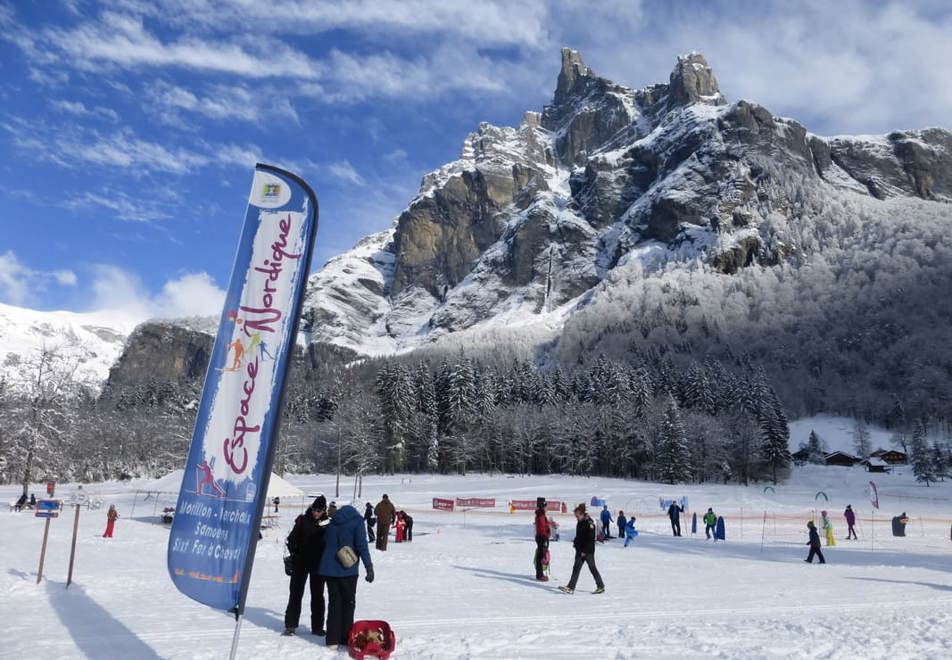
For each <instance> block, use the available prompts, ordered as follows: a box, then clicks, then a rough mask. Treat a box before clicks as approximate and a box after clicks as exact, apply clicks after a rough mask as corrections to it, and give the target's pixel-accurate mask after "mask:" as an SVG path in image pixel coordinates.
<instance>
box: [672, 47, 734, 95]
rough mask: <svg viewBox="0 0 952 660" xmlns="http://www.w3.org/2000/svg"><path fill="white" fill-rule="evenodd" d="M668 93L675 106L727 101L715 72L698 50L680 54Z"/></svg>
mask: <svg viewBox="0 0 952 660" xmlns="http://www.w3.org/2000/svg"><path fill="white" fill-rule="evenodd" d="M668 94H669V99H670V104H671V105H673V106H674V105H688V104H690V103H698V102H700V103H707V104H709V105H724V104H725V103H727V101H726V100H725V99H724V95H723V94H721V91H720V89H719V88H718V86H717V79H716V78H715V77H714V72H713V71H712V70H711V67H710V66H709V65H708V63H707V60H706V59H705V58H704V56H703V55H701V54H700V53H698V52H697V51H691V52H690V53H686V54H683V55H679V56H678V61H677V63H676V64H675V66H674V70H673V71H672V72H671V76H670V78H669V83H668Z"/></svg>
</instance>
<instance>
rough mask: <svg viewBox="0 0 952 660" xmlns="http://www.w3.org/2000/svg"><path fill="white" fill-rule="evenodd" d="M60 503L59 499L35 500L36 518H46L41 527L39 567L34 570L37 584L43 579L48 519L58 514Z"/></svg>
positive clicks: (48, 532) (48, 531)
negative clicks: (41, 541) (41, 542)
mask: <svg viewBox="0 0 952 660" xmlns="http://www.w3.org/2000/svg"><path fill="white" fill-rule="evenodd" d="M61 505H62V503H61V502H60V501H59V500H37V502H36V512H35V513H34V514H33V515H34V516H35V517H37V518H46V525H45V526H44V528H43V545H42V546H40V567H39V569H38V570H37V572H36V583H37V584H39V583H40V580H42V579H43V562H44V561H45V560H46V541H47V539H49V536H50V519H52V518H56V517H58V516H59V512H60V508H61Z"/></svg>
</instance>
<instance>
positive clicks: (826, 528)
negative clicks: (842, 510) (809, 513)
mask: <svg viewBox="0 0 952 660" xmlns="http://www.w3.org/2000/svg"><path fill="white" fill-rule="evenodd" d="M820 526H821V527H822V528H823V533H824V534H825V535H826V545H827V546H831V545H836V538H835V537H834V536H833V523H832V522H830V516H829V515H828V514H827V512H826V511H821V512H820Z"/></svg>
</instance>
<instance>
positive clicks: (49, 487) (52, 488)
mask: <svg viewBox="0 0 952 660" xmlns="http://www.w3.org/2000/svg"><path fill="white" fill-rule="evenodd" d="M54 492H56V482H55V481H47V482H46V494H47V495H49V496H50V497H53V493H54Z"/></svg>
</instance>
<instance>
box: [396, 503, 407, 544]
mask: <svg viewBox="0 0 952 660" xmlns="http://www.w3.org/2000/svg"><path fill="white" fill-rule="evenodd" d="M406 529H407V521H406V520H404V519H403V511H398V512H397V537H396V538H395V539H394V542H395V543H403V537H404V534H405V533H406Z"/></svg>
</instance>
